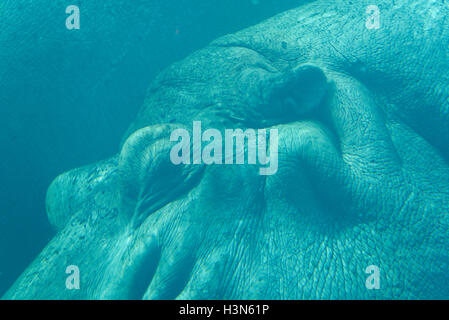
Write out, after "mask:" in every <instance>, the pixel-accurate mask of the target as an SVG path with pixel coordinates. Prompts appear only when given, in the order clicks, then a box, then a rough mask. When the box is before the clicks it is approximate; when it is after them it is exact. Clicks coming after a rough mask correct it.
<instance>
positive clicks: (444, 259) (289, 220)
mask: <svg viewBox="0 0 449 320" xmlns="http://www.w3.org/2000/svg"><path fill="white" fill-rule="evenodd" d="M371 2H372V1H352V3H351V4H350V2H349V1H333V2H328V1H315V2H313V3H311V4H307V5H304V6H301V7H299V8H297V9H294V10H291V11H287V12H284V13H282V14H280V15H278V16H276V17H273V18H271V19H269V20H267V21H265V22H263V23H262V24H260V25H256V26H254V27H251V28H248V29H245V30H243V31H240V32H238V33H236V34H232V35H228V36H224V37H222V38H219V39H218V40H216V41H214V42H212V43H211V44H210V45H209V46H208V47H206V48H205V49H203V50H200V51H198V52H196V53H194V54H192V55H191V56H189V57H187V58H186V59H185V60H183V61H181V62H178V63H175V64H173V65H172V66H171V67H169V68H168V69H167V70H165V71H164V72H162V73H161V74H160V75H159V76H158V77H157V78H156V79H155V81H153V83H152V84H151V86H150V88H149V90H148V96H147V99H146V101H145V103H144V105H143V107H142V109H141V111H140V113H139V115H138V117H137V119H136V120H135V121H134V123H132V124H131V126H130V127H129V129H128V132H127V134H126V135H125V136H124V138H123V140H122V144H121V152H120V154H119V155H117V156H116V157H113V158H111V159H108V160H105V161H103V162H100V163H96V164H93V165H90V166H86V167H84V168H79V169H75V170H72V171H70V172H67V173H65V174H63V175H61V176H59V177H58V178H56V179H55V181H54V182H53V183H52V185H51V186H50V188H49V190H48V194H47V212H48V216H49V219H50V222H51V224H52V225H53V226H54V227H55V228H56V230H58V233H57V235H56V236H55V237H54V239H53V240H52V241H51V242H50V243H49V245H48V246H47V247H46V248H45V249H44V250H43V251H42V253H41V254H40V255H39V256H38V257H37V258H36V260H35V261H34V262H33V263H32V264H31V265H30V267H29V268H28V269H27V270H26V271H25V272H24V273H23V274H22V276H21V277H20V278H19V279H18V280H17V281H16V283H15V284H14V285H13V287H12V288H11V289H10V290H9V291H8V292H7V293H6V295H5V296H4V298H5V299H36V298H39V299H429V298H437V299H444V298H448V297H449V273H448V271H449V254H448V248H449V232H448V231H449V230H448V227H449V217H448V209H449V147H448V145H449V144H448V143H447V142H448V141H449V125H448V124H449V102H448V98H449V63H448V61H449V60H448V58H449V43H448V42H449V34H448V33H449V23H448V22H449V21H448V19H449V18H448V17H449V6H448V5H447V4H445V3H444V2H441V1H406V0H402V1H376V5H378V6H379V8H380V11H381V27H380V29H377V30H373V29H368V28H366V25H365V21H366V7H367V6H368V5H371V4H373V3H371ZM192 121H202V126H203V129H204V130H205V129H207V128H216V129H218V130H224V129H227V128H243V129H244V128H267V129H269V128H275V129H278V132H279V169H278V171H277V173H276V174H274V175H271V176H262V175H259V174H258V167H257V166H254V165H228V166H224V165H222V166H220V165H211V166H206V165H178V166H175V165H173V164H172V163H171V162H170V158H169V157H170V148H171V147H172V145H173V143H171V142H170V140H169V137H170V133H171V132H172V131H173V130H175V129H177V128H186V129H187V130H190V128H191V126H192ZM69 265H76V266H78V267H79V270H80V276H81V286H80V289H79V290H67V289H66V287H65V281H66V277H67V274H65V270H66V267H67V266H69ZM370 265H376V266H378V267H379V270H380V288H379V289H377V290H368V289H367V288H366V286H365V280H366V278H367V277H368V274H366V273H365V269H366V268H367V267H368V266H370Z"/></svg>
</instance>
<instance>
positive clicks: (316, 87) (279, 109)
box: [266, 64, 329, 120]
mask: <svg viewBox="0 0 449 320" xmlns="http://www.w3.org/2000/svg"><path fill="white" fill-rule="evenodd" d="M268 85H269V87H268V88H267V90H266V92H267V94H268V98H267V99H266V101H267V102H268V103H267V104H266V108H268V109H269V110H267V111H268V113H269V114H271V115H274V116H276V117H282V118H286V119H290V120H296V118H297V117H302V116H304V115H307V114H309V113H311V112H313V110H315V109H316V108H317V106H318V105H320V103H321V102H322V101H323V98H324V96H325V95H326V93H327V91H328V89H329V85H328V81H327V78H326V76H325V74H324V72H323V70H322V69H321V68H319V67H317V66H315V65H312V64H302V65H299V66H297V67H296V68H294V69H292V70H290V71H288V72H287V73H286V74H283V75H282V76H281V77H276V78H275V79H272V80H271V81H269V84H268Z"/></svg>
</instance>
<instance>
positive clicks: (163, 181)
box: [119, 124, 203, 228]
mask: <svg viewBox="0 0 449 320" xmlns="http://www.w3.org/2000/svg"><path fill="white" fill-rule="evenodd" d="M182 128H183V126H182V125H176V124H160V125H154V126H150V127H145V128H142V129H140V130H138V131H136V132H135V133H134V134H132V135H131V136H130V137H129V138H128V140H127V141H126V143H125V144H124V146H123V148H122V151H121V153H120V157H119V172H120V180H121V181H120V184H121V210H120V211H121V214H122V219H123V220H124V221H125V222H126V223H128V224H130V226H132V228H137V227H138V226H139V225H141V224H142V223H143V221H144V220H145V219H146V218H148V217H149V216H150V215H151V214H152V213H154V212H156V211H157V210H159V209H161V208H162V207H164V206H166V205H167V204H169V203H171V202H173V201H175V200H177V199H179V198H180V197H181V196H183V195H184V194H186V193H188V192H189V191H190V190H191V189H192V188H194V187H195V186H196V185H197V184H198V183H199V181H200V180H201V176H202V173H203V166H197V165H195V166H190V165H182V164H180V165H176V164H173V163H172V162H171V160H170V149H171V148H172V145H173V143H171V142H170V136H171V133H172V132H173V131H174V130H177V129H182Z"/></svg>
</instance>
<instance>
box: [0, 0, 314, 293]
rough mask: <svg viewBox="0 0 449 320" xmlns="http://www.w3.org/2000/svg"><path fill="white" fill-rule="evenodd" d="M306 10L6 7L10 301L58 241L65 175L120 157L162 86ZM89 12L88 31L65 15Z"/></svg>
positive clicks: (1, 163)
mask: <svg viewBox="0 0 449 320" xmlns="http://www.w3.org/2000/svg"><path fill="white" fill-rule="evenodd" d="M305 2H307V1H301V0H226V1H218V0H133V1H118V0H114V1H98V0H78V1H75V0H67V1H61V0H51V1H50V0H41V1H29V0H1V1H0V131H1V132H0V146H1V147H0V296H1V295H2V294H3V293H4V292H5V291H6V290H7V289H8V288H9V287H10V286H11V284H12V283H13V282H14V280H16V279H17V277H18V276H19V275H20V274H21V273H22V272H23V270H24V269H25V268H26V267H27V266H28V265H29V263H30V262H31V261H32V260H33V259H34V258H35V257H36V255H37V254H38V253H39V252H40V251H41V250H42V248H43V247H44V246H45V245H46V244H47V243H48V241H49V240H50V239H51V237H52V236H53V235H54V231H53V230H51V228H50V225H49V223H48V219H47V216H46V212H45V194H46V190H47V188H48V186H49V184H50V183H51V181H52V180H53V179H54V178H55V177H56V176H57V175H58V174H60V173H62V172H64V171H67V170H69V169H72V168H76V167H79V166H82V165H85V164H88V163H92V162H95V161H98V160H101V159H104V158H107V157H109V156H111V155H113V154H115V153H117V152H118V149H119V143H120V139H121V137H122V136H123V134H124V132H125V130H126V128H127V126H128V125H129V123H130V122H131V121H132V120H133V119H134V118H135V116H136V113H137V111H138V109H139V108H140V107H141V105H142V103H143V100H144V97H145V91H146V89H147V86H148V84H149V83H150V81H151V80H152V79H153V78H154V76H155V75H156V74H157V73H158V72H160V71H161V70H162V69H163V68H165V67H166V66H167V65H169V64H170V63H172V62H174V61H177V60H180V59H182V58H184V57H185V56H187V55H188V54H189V53H191V52H193V51H194V50H197V49H199V48H201V47H204V46H205V45H207V44H208V43H209V42H210V41H212V40H213V39H215V38H217V37H219V36H221V35H224V34H228V33H232V32H235V31H237V30H239V29H242V28H244V27H247V26H250V25H253V24H256V23H258V22H261V21H262V20H264V19H266V18H268V17H271V16H273V15H275V14H277V13H279V12H282V11H285V10H287V9H290V8H293V7H296V6H298V5H300V4H303V3H305ZM69 5H76V6H79V8H80V10H81V11H82V15H81V21H80V23H81V28H80V30H67V28H66V26H65V21H66V18H67V16H68V15H67V14H66V12H65V9H66V8H67V7H68V6H69Z"/></svg>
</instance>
